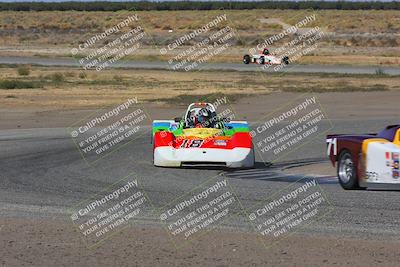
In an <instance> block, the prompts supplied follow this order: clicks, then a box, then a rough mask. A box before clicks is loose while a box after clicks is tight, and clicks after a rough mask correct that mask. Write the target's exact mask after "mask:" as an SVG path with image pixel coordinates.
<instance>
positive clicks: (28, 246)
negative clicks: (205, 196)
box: [0, 218, 400, 266]
mask: <svg viewBox="0 0 400 267" xmlns="http://www.w3.org/2000/svg"><path fill="white" fill-rule="evenodd" d="M0 233H1V235H0V244H1V247H2V249H1V250H0V264H1V265H5V266H28V265H29V266H54V265H57V266H67V265H68V266H78V265H80V266H110V265H120V266H128V265H129V266H188V265H190V266H322V265H324V266H371V265H374V266H378V265H381V266H398V260H399V257H400V254H399V251H398V249H397V246H395V245H394V244H393V243H391V242H384V241H373V240H371V241H363V240H352V239H336V238H326V237H324V238H321V237H311V236H299V235H295V236H291V237H289V238H288V239H286V240H284V241H281V242H279V243H277V244H276V245H274V246H272V247H270V248H265V247H264V246H263V245H262V243H261V242H260V241H259V240H257V236H256V235H254V234H250V233H241V232H236V231H229V232H228V231H219V232H215V231H212V232H210V233H209V234H207V235H204V236H202V237H200V238H199V239H197V240H196V241H194V242H193V243H192V244H190V245H188V246H186V247H184V248H182V249H179V250H177V249H176V248H175V247H174V245H173V243H171V242H170V240H169V238H168V236H167V234H166V232H165V230H163V229H160V228H158V227H141V226H132V227H128V228H126V229H125V230H123V231H122V232H119V233H118V234H116V235H115V236H113V237H111V238H110V239H108V240H107V241H105V242H103V243H102V245H100V246H99V247H97V248H94V249H88V248H86V246H85V244H84V243H83V241H82V240H81V237H80V236H79V235H80V233H78V232H77V231H75V230H74V229H73V228H72V226H71V225H70V224H69V223H67V222H62V221H54V220H27V219H9V218H7V219H6V218H2V219H0Z"/></svg>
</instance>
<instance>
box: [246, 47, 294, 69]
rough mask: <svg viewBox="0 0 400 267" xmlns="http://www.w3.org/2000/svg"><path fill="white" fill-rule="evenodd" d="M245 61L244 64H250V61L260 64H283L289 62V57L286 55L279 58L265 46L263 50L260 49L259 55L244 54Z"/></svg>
mask: <svg viewBox="0 0 400 267" xmlns="http://www.w3.org/2000/svg"><path fill="white" fill-rule="evenodd" d="M243 63H244V64H250V63H256V64H260V65H264V64H267V65H281V64H286V65H288V64H289V57H287V56H284V57H282V58H279V57H277V56H274V55H272V54H271V53H270V52H269V50H268V48H264V49H263V50H262V51H260V53H259V54H257V55H244V56H243Z"/></svg>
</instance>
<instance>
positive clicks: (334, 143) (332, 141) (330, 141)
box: [326, 138, 337, 156]
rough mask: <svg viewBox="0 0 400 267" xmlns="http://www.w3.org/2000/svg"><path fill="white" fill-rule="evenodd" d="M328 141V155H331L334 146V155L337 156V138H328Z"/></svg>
mask: <svg viewBox="0 0 400 267" xmlns="http://www.w3.org/2000/svg"><path fill="white" fill-rule="evenodd" d="M326 143H327V144H328V151H327V154H328V156H330V155H331V150H332V147H333V155H334V156H336V155H337V138H329V139H326Z"/></svg>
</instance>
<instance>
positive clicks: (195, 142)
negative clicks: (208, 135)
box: [181, 139, 204, 148]
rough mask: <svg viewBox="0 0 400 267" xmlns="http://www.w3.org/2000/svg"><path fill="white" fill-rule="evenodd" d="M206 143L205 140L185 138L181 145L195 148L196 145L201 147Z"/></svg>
mask: <svg viewBox="0 0 400 267" xmlns="http://www.w3.org/2000/svg"><path fill="white" fill-rule="evenodd" d="M203 143H204V140H201V139H200V140H196V139H194V140H187V139H186V140H183V143H182V145H181V148H195V147H201V146H202V145H203Z"/></svg>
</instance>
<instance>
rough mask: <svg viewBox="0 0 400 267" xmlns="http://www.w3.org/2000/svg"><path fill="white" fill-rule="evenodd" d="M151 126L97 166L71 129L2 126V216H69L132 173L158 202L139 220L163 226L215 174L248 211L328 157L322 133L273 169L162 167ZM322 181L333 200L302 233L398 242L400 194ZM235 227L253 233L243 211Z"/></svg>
mask: <svg viewBox="0 0 400 267" xmlns="http://www.w3.org/2000/svg"><path fill="white" fill-rule="evenodd" d="M385 123H386V122H385ZM381 124H382V121H380V120H370V121H368V120H365V121H359V122H358V124H355V123H354V122H352V121H337V122H335V125H336V127H335V130H334V131H346V130H347V131H349V129H352V130H353V131H354V132H358V131H364V130H365V129H366V128H368V126H369V127H371V128H375V127H376V125H381ZM367 125H368V126H367ZM149 129H150V128H149V127H146V128H143V129H142V130H141V131H142V132H141V133H142V135H140V137H138V138H136V139H134V140H132V141H131V142H130V143H128V144H127V145H126V146H124V147H123V148H121V149H119V150H117V151H115V152H114V153H112V154H110V155H108V156H107V157H105V158H103V159H101V161H100V162H98V163H96V164H94V165H88V164H87V163H86V162H85V161H84V160H83V159H82V157H81V155H80V153H79V151H78V150H77V148H76V146H75V145H74V143H73V141H72V139H71V137H70V135H69V133H68V132H67V130H66V129H65V128H51V129H44V128H37V129H17V130H2V131H0V145H1V150H2V153H1V158H0V162H1V172H0V176H1V177H0V181H1V183H0V214H1V215H2V216H16V217H22V218H24V217H34V218H35V217H40V218H61V219H65V220H69V216H70V213H71V208H72V207H73V206H75V205H76V204H77V203H79V202H81V201H83V200H85V199H88V198H89V197H90V196H92V195H94V194H97V193H98V192H100V191H101V190H103V189H104V188H106V187H108V186H110V185H111V184H112V183H114V182H115V181H116V180H118V178H120V177H124V176H126V175H128V174H130V173H132V172H134V173H135V175H136V177H138V180H139V183H140V184H141V186H142V188H143V189H144V191H145V192H146V193H147V194H148V197H149V198H150V200H151V202H152V204H153V208H152V209H148V210H146V211H145V213H144V215H142V216H141V217H140V218H139V219H140V220H139V223H141V224H159V219H158V218H159V214H160V212H161V211H160V208H161V207H163V206H164V205H165V203H168V202H171V201H172V200H174V199H175V198H177V197H179V196H181V195H183V194H184V193H186V192H189V191H190V190H192V189H193V188H194V187H196V186H197V185H199V184H201V183H202V182H204V181H206V180H207V179H209V178H211V177H214V176H217V175H221V176H222V177H224V178H225V179H227V180H228V182H229V184H230V185H231V186H232V188H233V189H234V191H235V192H236V194H237V196H238V198H239V199H240V200H241V202H242V204H243V206H244V208H245V209H250V208H251V207H254V206H258V205H263V203H265V199H267V198H268V197H269V196H271V195H272V194H273V193H275V192H277V191H278V190H280V189H282V188H284V187H286V186H287V185H289V184H291V183H293V182H295V181H297V180H298V179H300V178H302V177H303V176H296V175H289V174H286V173H285V170H284V169H285V168H286V167H288V166H290V165H293V164H295V165H305V164H309V163H312V162H315V161H325V160H326V159H325V158H324V153H325V148H324V137H323V136H321V137H318V138H316V139H315V140H314V141H313V142H312V143H311V144H309V145H308V146H307V147H305V148H304V149H305V150H303V151H298V152H296V153H293V155H291V156H290V157H289V158H287V159H286V160H287V161H286V162H281V163H277V164H274V165H272V166H269V165H266V164H263V163H262V162H260V159H259V158H257V161H258V162H257V166H256V168H255V169H251V170H238V171H229V170H223V169H219V168H211V169H210V168H208V169H204V168H183V169H178V168H168V169H167V168H156V167H154V166H153V165H152V153H151V152H152V146H151V144H150V132H149ZM360 129H362V130H360ZM304 155H307V156H306V157H304ZM300 158H301V159H300ZM316 179H317V181H318V183H319V185H320V186H321V189H322V190H323V191H324V194H325V195H326V197H327V198H328V199H329V202H330V203H329V204H328V203H323V204H322V206H321V209H322V210H324V211H326V214H325V216H324V217H323V218H319V219H316V220H314V221H312V223H310V224H309V225H307V226H305V227H304V228H302V229H301V230H300V231H301V232H304V233H307V234H312V235H314V234H315V235H319V234H321V235H324V236H326V235H328V236H329V235H334V236H346V237H355V238H360V239H368V238H372V237H373V238H375V239H384V240H397V241H398V240H400V230H399V226H398V218H400V211H399V209H398V204H397V203H398V192H392V191H365V190H361V191H345V190H343V189H342V188H341V187H340V185H339V184H338V183H337V181H336V179H335V178H333V177H323V176H322V177H316ZM300 184H301V183H300ZM328 211H329V212H328ZM71 223H72V222H71ZM230 226H237V227H240V228H242V229H243V230H250V228H249V223H248V221H247V219H246V217H245V216H244V215H243V216H238V217H236V218H235V219H234V220H231V221H227V222H224V224H223V225H222V226H221V227H230Z"/></svg>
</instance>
